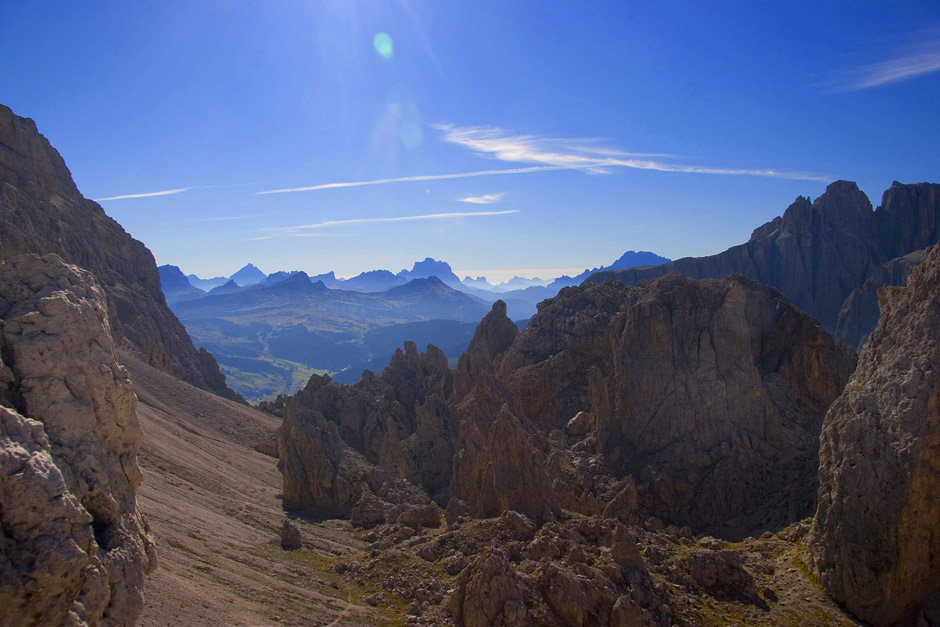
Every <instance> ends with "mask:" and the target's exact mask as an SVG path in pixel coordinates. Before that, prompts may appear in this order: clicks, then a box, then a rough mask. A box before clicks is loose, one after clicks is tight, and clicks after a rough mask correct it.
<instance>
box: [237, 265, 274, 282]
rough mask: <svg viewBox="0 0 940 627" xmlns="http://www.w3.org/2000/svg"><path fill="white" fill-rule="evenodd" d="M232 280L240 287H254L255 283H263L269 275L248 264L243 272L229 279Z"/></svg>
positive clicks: (240, 271)
mask: <svg viewBox="0 0 940 627" xmlns="http://www.w3.org/2000/svg"><path fill="white" fill-rule="evenodd" d="M229 278H230V279H231V280H233V281H235V282H236V283H237V284H238V285H240V286H245V285H254V284H255V283H261V282H262V281H264V280H265V279H266V278H268V275H266V274H265V273H264V272H262V271H261V270H259V269H258V268H257V267H256V266H254V265H253V264H250V263H249V264H247V265H245V267H243V268H242V269H241V270H239V271H238V272H236V273H235V274H233V275H232V276H230V277H229Z"/></svg>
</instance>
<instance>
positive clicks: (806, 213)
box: [588, 181, 940, 345]
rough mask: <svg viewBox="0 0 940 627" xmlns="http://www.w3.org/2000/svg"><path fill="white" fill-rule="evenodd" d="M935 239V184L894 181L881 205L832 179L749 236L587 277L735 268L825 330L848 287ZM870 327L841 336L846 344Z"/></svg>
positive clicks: (712, 273)
mask: <svg viewBox="0 0 940 627" xmlns="http://www.w3.org/2000/svg"><path fill="white" fill-rule="evenodd" d="M938 240H940V185H938V184H935V183H917V184H912V185H904V184H901V183H898V182H897V181H895V182H894V184H893V185H892V186H891V187H890V188H889V189H888V190H886V191H885V193H884V195H883V196H882V201H881V206H879V207H878V208H877V209H876V210H874V211H872V206H871V202H870V201H869V200H868V197H867V196H866V195H865V194H864V193H862V192H861V191H860V190H859V189H858V186H857V185H856V184H855V183H852V182H850V181H836V182H834V183H832V184H830V185H829V186H828V187H827V188H826V192H825V193H824V194H823V195H821V196H820V197H819V198H817V199H816V200H815V201H813V202H811V201H810V199H809V198H804V197H800V198H797V199H796V200H795V201H794V202H793V204H791V205H790V206H789V207H788V208H787V210H786V211H785V212H784V214H783V216H782V217H777V218H774V219H773V220H772V221H770V222H768V223H766V224H764V225H762V226H760V227H758V228H756V229H755V230H754V232H753V234H752V235H751V238H750V240H749V241H748V242H746V243H744V244H741V245H739V246H734V247H732V248H729V249H728V250H726V251H724V252H722V253H719V254H717V255H711V256H708V257H696V258H693V257H686V258H684V259H677V260H675V261H672V262H670V263H666V264H663V265H660V266H654V267H648V268H631V269H628V270H614V271H610V272H600V273H597V274H595V275H593V276H592V277H591V278H589V279H588V280H589V281H596V282H602V281H604V280H607V279H615V280H618V281H622V282H624V283H627V284H631V285H632V284H635V283H637V281H640V280H643V279H652V278H655V277H657V276H660V275H662V274H666V273H669V272H678V273H680V274H684V275H686V276H689V277H692V278H708V277H711V278H720V277H724V276H727V275H729V274H733V273H736V272H737V273H741V274H744V275H745V276H748V277H750V278H752V279H754V280H755V281H760V282H761V283H763V284H765V285H769V286H771V287H775V288H777V289H779V290H780V291H781V292H783V294H784V295H785V296H786V297H787V298H789V299H790V300H791V301H792V302H793V304H794V305H796V306H797V307H800V308H801V309H803V310H804V311H806V312H808V313H809V314H811V315H812V316H814V317H815V318H817V319H818V320H819V321H820V322H821V323H822V325H823V328H825V329H826V330H827V331H829V332H830V333H835V332H836V330H837V326H838V317H839V311H840V310H841V308H842V307H843V304H844V303H845V301H846V299H847V298H848V297H849V295H850V294H851V293H852V291H853V290H855V289H857V288H860V287H862V285H863V284H864V283H865V280H866V279H868V278H869V277H870V276H872V274H873V273H875V271H876V270H877V269H878V268H879V267H880V266H882V265H884V264H885V263H887V262H888V261H890V260H891V259H894V258H897V257H902V256H904V255H907V254H908V253H911V252H913V251H915V250H921V249H923V248H926V247H927V246H930V245H932V244H934V243H936V242H937V241H938ZM871 328H873V326H872V327H866V328H864V329H861V330H860V332H859V331H856V332H855V333H854V334H853V337H846V338H844V341H845V342H846V343H847V344H850V345H854V342H853V339H857V338H858V337H860V336H861V335H865V334H867V333H869V332H870V331H871Z"/></svg>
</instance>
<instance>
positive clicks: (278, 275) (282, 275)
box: [261, 270, 298, 285]
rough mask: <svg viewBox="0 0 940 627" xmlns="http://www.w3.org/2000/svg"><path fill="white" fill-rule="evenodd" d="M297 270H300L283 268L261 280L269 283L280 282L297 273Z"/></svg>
mask: <svg viewBox="0 0 940 627" xmlns="http://www.w3.org/2000/svg"><path fill="white" fill-rule="evenodd" d="M297 272H298V270H288V271H284V270H281V271H279V272H272V273H271V274H269V275H268V276H266V277H265V278H264V281H261V282H262V283H267V284H269V285H270V284H272V283H280V282H281V281H283V280H285V279H288V278H290V277H292V276H293V275H295V274H297Z"/></svg>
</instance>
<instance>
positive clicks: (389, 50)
mask: <svg viewBox="0 0 940 627" xmlns="http://www.w3.org/2000/svg"><path fill="white" fill-rule="evenodd" d="M372 47H373V48H375V51H376V52H378V53H379V56H380V57H382V58H383V59H391V58H392V55H393V54H395V47H394V46H393V45H392V38H391V37H390V36H389V34H388V33H376V35H375V37H373V38H372Z"/></svg>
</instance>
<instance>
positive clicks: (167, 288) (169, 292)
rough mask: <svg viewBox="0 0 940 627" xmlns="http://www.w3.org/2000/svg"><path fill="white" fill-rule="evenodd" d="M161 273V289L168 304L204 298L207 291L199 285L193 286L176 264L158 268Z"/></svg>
mask: <svg viewBox="0 0 940 627" xmlns="http://www.w3.org/2000/svg"><path fill="white" fill-rule="evenodd" d="M157 272H158V273H159V275H160V289H161V290H162V291H163V296H164V298H166V302H167V304H168V305H172V304H173V303H178V302H180V301H184V300H193V299H196V298H202V297H203V296H205V295H206V293H205V291H203V290H201V289H199V288H198V287H193V286H192V285H191V284H190V282H189V279H187V278H186V275H184V274H183V271H182V270H180V269H179V268H177V267H176V266H171V265H169V264H167V265H164V266H160V267H159V268H157Z"/></svg>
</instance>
